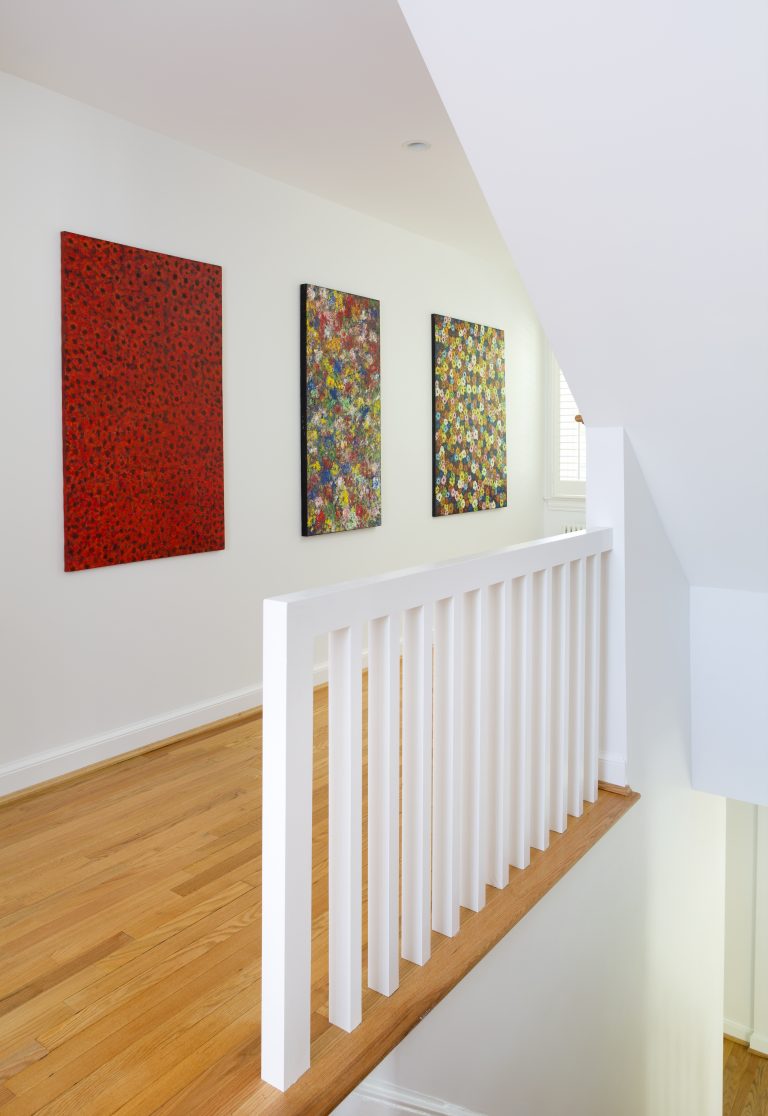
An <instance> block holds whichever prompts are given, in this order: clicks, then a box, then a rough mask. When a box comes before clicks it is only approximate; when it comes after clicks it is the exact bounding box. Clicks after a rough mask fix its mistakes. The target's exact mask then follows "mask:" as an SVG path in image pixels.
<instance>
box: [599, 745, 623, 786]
mask: <svg viewBox="0 0 768 1116" xmlns="http://www.w3.org/2000/svg"><path fill="white" fill-rule="evenodd" d="M597 775H598V778H599V779H600V780H601V782H603V783H612V784H613V786H615V787H624V786H626V785H627V761H626V760H625V758H624V756H618V755H615V754H612V753H610V752H608V753H603V754H602V755H600V756H599V757H598V763H597Z"/></svg>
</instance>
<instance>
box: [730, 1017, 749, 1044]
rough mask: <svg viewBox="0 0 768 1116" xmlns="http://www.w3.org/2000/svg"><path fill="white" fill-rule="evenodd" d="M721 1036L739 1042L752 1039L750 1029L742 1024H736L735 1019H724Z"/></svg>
mask: <svg viewBox="0 0 768 1116" xmlns="http://www.w3.org/2000/svg"><path fill="white" fill-rule="evenodd" d="M723 1034H724V1035H725V1036H726V1037H727V1038H732V1039H738V1041H739V1042H749V1041H750V1039H751V1038H752V1029H751V1027H746V1026H745V1025H744V1024H743V1023H737V1022H736V1020H735V1019H724V1020H723Z"/></svg>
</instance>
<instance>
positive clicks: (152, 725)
mask: <svg viewBox="0 0 768 1116" xmlns="http://www.w3.org/2000/svg"><path fill="white" fill-rule="evenodd" d="M363 658H364V665H367V656H366V655H365V654H364V656H363ZM313 681H314V685H315V686H320V685H322V683H324V682H327V681H328V664H327V663H321V664H320V665H319V666H316V667H315V670H314V678H313ZM261 702H262V687H261V683H259V684H258V685H256V686H247V687H246V688H245V689H244V690H235V691H234V692H233V693H229V694H222V695H221V696H220V697H217V698H212V699H211V700H210V701H203V702H200V703H199V704H197V705H187V706H185V707H184V708H182V709H175V710H173V711H172V712H170V713H164V714H162V715H161V716H159V717H149V718H148V719H147V720H145V721H135V722H134V723H133V724H130V725H124V726H123V727H122V728H119V729H115V730H114V731H112V732H107V733H104V734H103V735H101V736H90V737H88V738H87V739H85V740H77V741H75V742H74V743H72V744H64V745H62V746H61V747H59V748H50V749H48V750H47V751H44V752H36V753H34V754H33V755H31V756H25V757H24V758H23V759H19V760H15V761H13V762H11V763H6V764H3V765H2V766H0V797H3V796H4V795H6V794H13V793H14V792H15V791H20V790H26V789H27V787H33V786H34V785H35V784H36V783H45V782H47V781H48V779H56V778H57V777H58V776H60V775H69V774H71V772H73V771H79V770H80V769H81V768H83V767H90V765H91V764H93V763H101V762H102V761H103V760H110V759H115V758H116V757H117V756H121V755H124V754H125V753H126V752H133V751H135V750H136V749H137V748H146V747H147V745H148V744H156V743H157V742H158V741H159V740H165V739H167V738H168V737H169V736H177V735H178V734H179V733H181V732H189V731H190V730H191V729H196V728H201V727H202V726H203V725H209V724H211V723H212V722H213V721H221V720H223V719H224V718H225V717H231V716H233V715H234V714H235V713H245V712H246V711H247V710H249V709H254V708H256V707H257V706H259V705H261Z"/></svg>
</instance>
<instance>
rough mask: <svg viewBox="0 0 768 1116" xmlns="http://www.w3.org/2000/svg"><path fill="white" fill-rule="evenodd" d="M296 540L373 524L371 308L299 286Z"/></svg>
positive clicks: (377, 377)
mask: <svg viewBox="0 0 768 1116" xmlns="http://www.w3.org/2000/svg"><path fill="white" fill-rule="evenodd" d="M301 295H302V298H301V313H302V319H301V321H302V344H301V354H302V377H301V395H302V398H301V409H302V415H301V419H302V534H303V535H324V534H328V533H330V532H335V531H354V530H356V529H357V528H360V527H378V526H379V525H380V524H381V364H380V355H379V302H378V300H377V299H375V298H364V297H362V296H361V295H352V294H346V293H345V292H344V291H335V290H331V289H330V288H328V287H318V286H313V285H310V284H305V285H304V286H302V288H301Z"/></svg>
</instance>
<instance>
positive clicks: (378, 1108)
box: [352, 1081, 484, 1116]
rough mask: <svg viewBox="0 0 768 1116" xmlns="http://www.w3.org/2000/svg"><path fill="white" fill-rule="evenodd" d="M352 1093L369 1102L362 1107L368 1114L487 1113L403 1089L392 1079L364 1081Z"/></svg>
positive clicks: (456, 1115)
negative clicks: (392, 1082) (391, 1081)
mask: <svg viewBox="0 0 768 1116" xmlns="http://www.w3.org/2000/svg"><path fill="white" fill-rule="evenodd" d="M352 1096H353V1097H355V1098H356V1099H358V1100H361V1101H364V1102H366V1103H365V1104H364V1105H363V1106H362V1107H361V1109H360V1110H359V1111H360V1112H361V1114H362V1113H365V1114H366V1116H368V1113H370V1114H371V1116H374V1114H375V1116H393V1114H395V1113H407V1114H408V1116H484V1114H483V1113H481V1112H476V1111H475V1110H474V1109H469V1108H462V1107H461V1105H458V1104H451V1103H450V1102H449V1101H445V1100H441V1099H440V1098H439V1097H431V1096H428V1095H427V1094H426V1093H417V1092H415V1091H414V1090H413V1089H403V1088H402V1087H401V1086H399V1085H391V1084H390V1083H389V1082H388V1081H364V1082H363V1083H362V1085H358V1087H357V1088H356V1089H355V1091H354V1092H353V1093H352Z"/></svg>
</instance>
